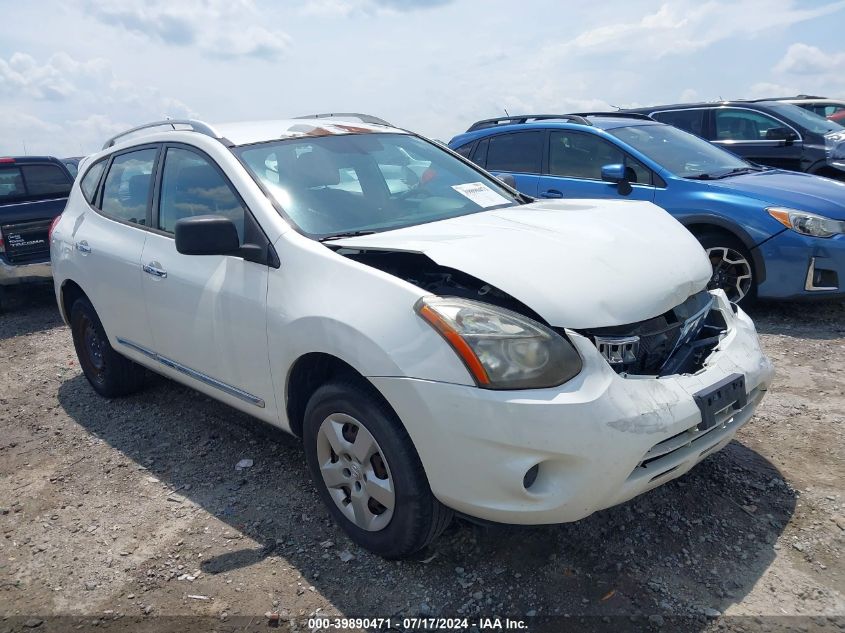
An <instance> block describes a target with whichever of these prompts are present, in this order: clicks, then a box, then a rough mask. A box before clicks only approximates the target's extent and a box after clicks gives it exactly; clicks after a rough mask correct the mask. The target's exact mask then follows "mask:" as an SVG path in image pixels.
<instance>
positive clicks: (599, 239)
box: [331, 200, 712, 329]
mask: <svg viewBox="0 0 845 633" xmlns="http://www.w3.org/2000/svg"><path fill="white" fill-rule="evenodd" d="M331 244H332V245H336V246H343V247H349V248H356V249H371V250H372V249H375V250H391V251H406V252H413V253H422V254H425V255H426V256H428V257H429V258H430V259H432V260H434V261H435V262H436V263H437V264H439V265H441V266H448V267H450V268H455V269H458V270H461V271H463V272H465V273H467V274H469V275H472V276H473V277H476V278H478V279H481V280H482V281H485V282H487V283H489V284H492V285H493V286H496V287H497V288H499V289H500V290H503V291H504V292H506V293H508V294H510V295H511V296H513V297H515V298H516V299H518V300H519V301H521V302H522V303H524V304H525V305H527V306H529V307H530V308H531V309H533V310H534V311H535V312H537V314H539V315H540V316H542V317H543V318H544V319H545V320H546V321H547V322H548V323H549V324H550V325H552V326H555V327H569V328H575V329H579V328H597V327H605V326H610V325H623V324H627V323H635V322H637V321H642V320H644V319H648V318H651V317H654V316H657V315H659V314H662V313H664V312H666V311H667V310H670V309H671V308H673V307H675V306H676V305H678V304H679V303H681V302H683V301H684V300H685V299H686V298H687V297H689V296H690V295H691V294H693V293H695V292H698V291H700V290H702V289H703V288H704V287H705V286H706V285H707V282H708V281H709V280H710V276H711V274H712V270H711V266H710V262H709V260H708V259H707V256H706V255H705V254H704V250H703V249H702V248H701V246H700V245H699V243H698V241H697V240H696V239H695V238H694V237H693V236H692V235H691V234H690V233H689V231H687V230H686V229H685V228H684V227H683V226H682V225H681V224H680V223H679V222H678V221H677V220H675V219H674V218H673V217H672V216H670V215H669V214H668V213H666V212H665V211H664V210H663V209H661V208H660V207H658V206H655V205H654V204H652V203H650V202H639V201H627V200H555V201H542V202H535V203H532V204H528V205H524V206H520V207H512V208H507V209H499V210H495V211H486V212H481V213H476V214H472V215H465V216H462V217H458V218H453V219H449V220H441V221H438V222H431V223H429V224H421V225H418V226H412V227H408V228H404V229H397V230H393V231H385V232H383V233H376V234H374V235H365V236H361V237H354V238H345V239H341V240H336V241H332V242H331Z"/></svg>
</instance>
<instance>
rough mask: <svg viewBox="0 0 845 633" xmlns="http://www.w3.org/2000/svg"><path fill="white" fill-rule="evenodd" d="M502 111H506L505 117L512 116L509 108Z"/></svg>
mask: <svg viewBox="0 0 845 633" xmlns="http://www.w3.org/2000/svg"><path fill="white" fill-rule="evenodd" d="M502 110H504V111H505V115H507V116H510V115H511V113H510V112H508V109H507V108H502Z"/></svg>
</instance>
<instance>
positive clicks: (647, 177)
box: [538, 130, 655, 201]
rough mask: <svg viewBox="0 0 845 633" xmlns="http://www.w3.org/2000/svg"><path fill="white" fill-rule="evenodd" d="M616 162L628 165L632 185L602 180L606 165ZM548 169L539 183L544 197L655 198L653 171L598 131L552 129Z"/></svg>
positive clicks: (627, 171)
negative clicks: (602, 172)
mask: <svg viewBox="0 0 845 633" xmlns="http://www.w3.org/2000/svg"><path fill="white" fill-rule="evenodd" d="M617 164H623V165H625V172H626V177H627V182H628V184H629V185H630V186H624V185H623V186H619V185H617V184H616V183H611V182H606V181H604V180H602V179H601V168H602V167H603V166H604V165H617ZM546 171H547V173H546V174H544V175H543V176H541V177H540V180H539V183H538V189H539V191H538V195H539V197H541V198H620V199H625V200H648V201H653V200H654V190H655V188H654V185H653V184H652V179H653V177H654V176H653V174H652V172H651V170H650V169H649V168H648V167H646V166H645V165H643V164H642V163H641V162H640V161H638V160H636V159H635V158H633V157H631V156H628V155H627V154H626V153H625V152H623V151H622V150H620V149H619V148H618V147H616V146H615V145H613V144H612V143H610V142H608V141H606V140H604V139H603V138H599V137H598V136H596V135H595V134H588V133H584V132H578V131H573V130H552V131H551V132H549V160H548V169H547V170H546Z"/></svg>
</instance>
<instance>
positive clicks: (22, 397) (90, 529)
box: [0, 289, 845, 632]
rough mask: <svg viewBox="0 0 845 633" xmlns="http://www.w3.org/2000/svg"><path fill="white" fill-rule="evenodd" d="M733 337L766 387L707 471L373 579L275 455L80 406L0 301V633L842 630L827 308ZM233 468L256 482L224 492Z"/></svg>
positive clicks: (63, 346)
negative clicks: (434, 624) (463, 620)
mask: <svg viewBox="0 0 845 633" xmlns="http://www.w3.org/2000/svg"><path fill="white" fill-rule="evenodd" d="M752 315H753V316H754V317H755V320H756V322H757V325H758V329H759V331H760V333H761V337H762V340H763V344H764V347H765V349H766V351H767V353H768V354H769V355H770V356H771V357H772V359H773V360H774V362H775V364H776V367H777V370H778V374H777V378H776V381H775V384H774V386H773V388H772V390H771V391H770V393H769V394H768V396H767V397H766V398H765V400H764V401H763V403H762V405H761V407H760V409H759V412H758V414H757V415H756V416H755V418H754V419H753V420H752V421H751V423H750V424H749V425H747V426H746V427H745V428H744V429H742V430H741V431H740V433H739V435H738V438H737V441H734V442H733V443H731V444H730V445H729V446H728V447H727V448H726V449H725V450H724V451H722V452H721V453H718V454H716V455H714V456H712V457H709V458H708V459H706V460H705V461H704V462H703V463H702V464H700V465H699V466H698V467H697V468H695V469H694V470H693V471H692V472H691V473H689V474H687V475H686V476H684V477H682V478H680V479H679V480H677V481H674V482H672V483H670V484H667V485H665V486H663V487H661V488H658V489H657V490H655V491H652V492H650V493H647V494H645V495H643V496H641V497H639V498H637V499H634V500H633V501H631V502H629V503H627V504H625V505H622V506H619V507H616V508H612V509H609V510H605V511H603V512H599V513H597V514H595V515H593V516H592V517H590V518H588V519H586V520H583V521H580V522H578V523H575V524H569V525H560V526H553V527H541V528H507V527H490V526H484V527H482V526H477V525H473V524H470V523H467V522H463V521H456V522H455V523H454V524H453V525H452V526H451V527H450V528H449V530H448V531H447V532H446V533H445V534H444V536H443V537H441V538H440V539H439V540H438V541H437V542H435V543H434V544H433V546H432V547H430V548H429V549H428V550H427V551H426V552H424V553H423V554H422V555H420V557H419V560H416V561H406V562H389V561H384V560H381V559H380V558H378V557H376V556H373V555H371V554H369V553H367V552H365V551H363V550H360V549H358V548H357V547H355V546H354V545H353V544H352V543H351V542H350V541H349V540H348V539H347V538H346V537H345V536H344V535H343V533H342V532H341V531H340V530H339V529H338V528H337V527H336V526H335V525H334V523H333V522H332V521H331V520H330V518H329V515H328V513H327V512H326V511H325V510H324V509H323V507H322V506H321V505H320V502H319V499H318V498H317V495H316V494H315V492H314V490H313V488H312V485H311V483H310V481H309V479H308V477H307V473H306V468H305V464H304V459H303V455H302V450H301V447H300V445H299V443H298V441H297V440H295V439H293V438H289V437H288V436H286V435H284V434H283V433H281V432H280V431H277V430H275V429H273V428H272V427H268V426H266V425H263V424H261V423H259V422H257V421H254V420H253V419H251V418H249V417H247V416H245V415H243V414H241V413H238V412H236V411H234V410H232V409H230V408H228V407H227V406H225V405H222V404H219V403H217V402H215V401H212V400H210V399H208V398H206V397H205V396H203V395H201V394H199V393H197V392H195V391H192V390H190V389H187V388H185V387H182V386H180V385H177V384H175V383H173V382H170V381H168V380H166V379H163V378H160V377H155V376H151V377H150V379H149V383H148V388H147V389H146V390H145V391H144V392H142V393H140V394H138V395H135V396H133V397H130V398H127V399H123V400H115V401H106V400H103V399H101V398H99V397H98V396H96V395H95V394H94V392H93V391H92V390H91V389H90V388H89V386H88V384H87V382H86V381H85V379H84V378H83V376H82V375H81V373H80V369H79V365H78V363H77V361H76V358H75V355H74V353H73V347H72V344H71V339H70V333H69V331H68V329H67V328H66V327H65V326H64V325H63V324H62V322H61V320H60V318H59V315H58V313H57V311H56V309H55V305H54V300H53V297H52V293H51V292H50V291H49V290H48V289H44V290H43V291H41V290H40V289H36V290H34V291H32V292H27V293H26V294H24V293H21V292H17V293H12V295H11V297H10V298H9V305H8V311H7V312H6V313H5V314H2V315H0V357H2V358H3V359H4V362H3V364H2V366H0V532H2V537H0V632H2V631H4V630H9V631H17V630H33V629H37V630H47V629H51V630H74V628H75V627H76V628H81V629H85V628H87V627H92V626H95V625H96V626H99V629H100V630H103V629H104V628H108V630H113V629H114V626H112V627H111V628H109V626H110V625H112V624H113V623H115V622H117V623H121V624H122V626H123V627H124V629H121V630H141V629H142V628H143V627H144V626H145V625H146V626H148V627H151V628H147V629H144V630H151V631H152V630H156V631H160V630H164V629H166V628H167V627H168V626H170V625H169V624H165V623H171V624H173V623H178V626H177V624H173V626H174V627H176V628H181V629H182V630H186V629H187V623H189V622H194V620H189V619H187V618H184V617H182V618H181V619H178V618H173V619H167V618H165V617H162V616H207V618H208V619H206V620H203V621H202V622H204V624H203V627H205V628H204V629H203V630H212V629H214V630H221V631H223V630H246V628H247V626H258V627H259V628H261V629H266V628H267V626H268V622H269V623H270V624H272V621H271V620H273V619H275V615H274V614H276V613H278V614H279V616H280V618H281V620H282V621H283V622H284V621H285V620H286V619H289V618H290V619H293V620H296V619H297V618H299V619H300V620H299V621H300V622H303V621H304V620H302V618H304V617H306V616H309V615H311V614H315V613H316V614H325V615H345V616H358V617H365V616H367V617H375V616H379V617H388V616H391V617H394V618H400V619H401V618H402V617H403V616H418V615H423V616H438V615H444V616H466V617H468V618H470V619H471V620H473V621H475V620H477V618H478V617H479V616H493V615H499V616H502V617H504V616H511V617H515V618H526V617H527V618H529V619H528V624H529V625H530V624H531V623H532V622H534V623H536V624H537V625H538V626H539V625H540V623H543V622H545V624H546V625H548V627H547V630H561V626H562V624H561V623H572V622H582V621H583V622H591V623H593V624H598V625H600V624H602V623H604V624H607V625H608V626H612V627H613V629H612V630H620V626H619V624H620V623H621V622H631V623H633V626H635V627H637V628H638V629H639V628H640V627H642V628H655V629H656V628H658V627H660V626H661V625H665V624H667V623H673V622H675V623H680V622H683V623H684V626H685V628H688V629H691V630H696V631H704V630H720V629H721V630H724V629H725V628H729V627H730V626H735V628H736V627H739V628H742V626H746V627H750V628H749V629H748V630H766V629H771V630H778V629H777V627H778V626H780V627H781V628H782V630H787V629H792V628H793V627H794V628H799V629H803V630H841V629H845V561H843V542H845V486H843V483H842V482H843V480H845V463H843V454H845V451H843V436H844V435H845V406H844V405H845V353H844V352H845V305H843V304H818V305H800V306H799V305H791V306H759V307H757V308H756V309H755V310H753V311H752ZM241 459H251V460H253V464H254V465H253V466H252V467H250V468H247V469H243V470H241V471H236V469H235V464H236V463H237V462H238V461H240V460H241ZM720 614H724V615H726V616H749V617H747V618H740V617H736V618H728V617H724V618H720V617H719V616H720ZM58 615H62V616H65V619H63V620H58V621H57V620H54V619H53V618H54V616H58ZM268 616H271V617H270V618H268ZM534 616H536V618H534ZM544 616H565V618H564V619H561V618H558V619H547V620H543V617H544ZM622 616H624V618H623V617H622ZM752 616H762V617H757V618H755V617H752ZM774 616H779V617H774ZM787 616H802V617H795V618H792V619H790V618H789V617H787ZM679 617H682V618H683V619H682V620H679V619H674V618H679ZM584 618H586V619H584ZM197 621H199V620H197ZM56 622H60V623H61V624H60V625H57V624H56ZM234 623H239V624H238V626H240V627H241V628H238V627H236V626H235V625H234ZM730 623H733V624H732V625H731V624H730ZM56 627H58V628H56ZM227 627H228V628H227ZM549 627H550V628H549ZM755 627H757V628H755ZM783 627H786V628H783ZM531 628H533V627H531ZM303 630H307V629H305V628H303ZM608 630H611V629H608Z"/></svg>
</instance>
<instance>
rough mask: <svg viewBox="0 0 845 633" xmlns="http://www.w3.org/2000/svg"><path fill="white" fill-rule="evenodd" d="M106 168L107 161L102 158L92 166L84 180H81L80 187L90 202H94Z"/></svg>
mask: <svg viewBox="0 0 845 633" xmlns="http://www.w3.org/2000/svg"><path fill="white" fill-rule="evenodd" d="M105 168H106V161H105V160H101V161H100V162H98V163H94V164H93V165H92V166H91V169H89V170H88V171H87V172H86V173H85V176H83V177H82V180H80V181H79V188H80V189H82V195H83V196H85V199H86V200H87V201H88V202H89V203H93V202H94V196H95V195H96V193H97V185H98V184H100V176H102V175H103V170H104V169H105Z"/></svg>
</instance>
